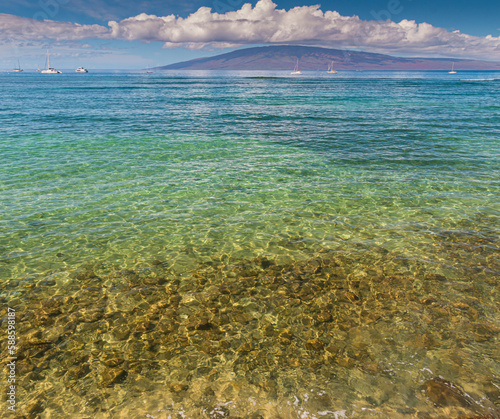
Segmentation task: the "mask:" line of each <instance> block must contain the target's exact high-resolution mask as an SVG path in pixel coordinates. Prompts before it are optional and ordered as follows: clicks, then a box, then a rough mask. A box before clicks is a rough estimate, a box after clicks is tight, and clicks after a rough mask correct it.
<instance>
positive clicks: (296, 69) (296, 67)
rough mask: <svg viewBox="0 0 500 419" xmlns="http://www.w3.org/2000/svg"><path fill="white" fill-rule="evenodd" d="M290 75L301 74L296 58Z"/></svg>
mask: <svg viewBox="0 0 500 419" xmlns="http://www.w3.org/2000/svg"><path fill="white" fill-rule="evenodd" d="M290 74H302V71H300V70H299V59H298V58H297V64H295V68H294V69H293V71H292V72H291V73H290Z"/></svg>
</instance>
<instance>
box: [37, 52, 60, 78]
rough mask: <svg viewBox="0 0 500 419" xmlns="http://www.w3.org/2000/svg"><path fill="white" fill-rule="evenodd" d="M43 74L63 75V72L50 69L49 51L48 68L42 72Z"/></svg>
mask: <svg viewBox="0 0 500 419" xmlns="http://www.w3.org/2000/svg"><path fill="white" fill-rule="evenodd" d="M41 73H42V74H60V73H61V71H59V70H56V69H55V68H51V67H50V62H49V50H47V68H46V69H45V70H42V71H41Z"/></svg>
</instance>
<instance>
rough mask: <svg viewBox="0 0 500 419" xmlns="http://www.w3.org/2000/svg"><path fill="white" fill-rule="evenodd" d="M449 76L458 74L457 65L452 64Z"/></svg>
mask: <svg viewBox="0 0 500 419" xmlns="http://www.w3.org/2000/svg"><path fill="white" fill-rule="evenodd" d="M448 73H449V74H457V72H456V71H455V63H452V64H451V71H448Z"/></svg>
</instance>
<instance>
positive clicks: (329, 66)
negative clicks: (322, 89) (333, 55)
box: [327, 61, 337, 74]
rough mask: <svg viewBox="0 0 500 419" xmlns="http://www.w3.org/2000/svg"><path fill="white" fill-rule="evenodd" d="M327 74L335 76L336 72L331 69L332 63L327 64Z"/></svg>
mask: <svg viewBox="0 0 500 419" xmlns="http://www.w3.org/2000/svg"><path fill="white" fill-rule="evenodd" d="M327 73H330V74H337V71H336V70H334V69H333V61H332V62H331V63H330V64H328V71H327Z"/></svg>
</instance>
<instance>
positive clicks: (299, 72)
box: [290, 70, 302, 74]
mask: <svg viewBox="0 0 500 419" xmlns="http://www.w3.org/2000/svg"><path fill="white" fill-rule="evenodd" d="M290 74H302V71H300V70H299V71H292V72H291V73H290Z"/></svg>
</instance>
